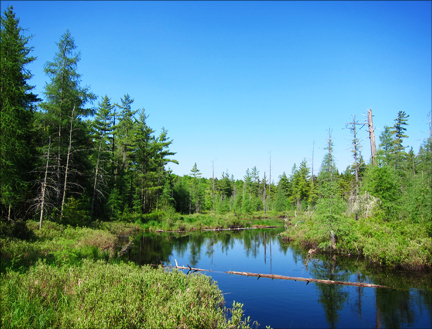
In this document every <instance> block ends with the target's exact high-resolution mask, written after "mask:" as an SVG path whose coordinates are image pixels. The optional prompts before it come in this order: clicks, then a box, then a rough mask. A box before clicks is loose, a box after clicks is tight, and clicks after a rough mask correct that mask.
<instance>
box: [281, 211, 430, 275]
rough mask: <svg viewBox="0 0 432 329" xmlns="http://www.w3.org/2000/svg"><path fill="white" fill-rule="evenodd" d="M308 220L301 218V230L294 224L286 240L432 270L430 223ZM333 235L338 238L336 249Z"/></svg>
mask: <svg viewBox="0 0 432 329" xmlns="http://www.w3.org/2000/svg"><path fill="white" fill-rule="evenodd" d="M306 217H307V216H305V215H304V216H303V217H300V219H299V220H298V224H297V222H296V223H295V224H297V226H295V225H294V224H293V223H290V224H291V225H288V227H287V230H286V231H285V232H284V233H282V234H281V235H282V237H283V238H284V239H285V240H289V241H292V242H293V243H295V244H298V245H303V246H306V247H309V248H316V249H317V251H319V252H332V253H338V254H345V255H361V256H363V257H365V258H366V259H367V260H369V261H372V262H374V263H377V264H380V265H384V266H389V267H403V268H405V269H412V270H417V269H423V268H427V267H429V268H430V267H431V266H432V257H431V253H432V236H431V232H430V227H429V226H430V223H412V222H406V221H390V222H389V221H384V220H382V219H379V218H361V219H360V220H358V221H356V220H354V219H352V218H345V217H342V218H341V219H339V220H337V221H334V222H332V223H329V222H328V221H324V220H322V219H321V218H319V217H318V216H314V217H312V218H311V219H307V218H306ZM428 225H429V226H428ZM331 231H333V232H334V234H335V236H336V246H335V248H334V249H333V248H332V247H331V243H330V241H331Z"/></svg>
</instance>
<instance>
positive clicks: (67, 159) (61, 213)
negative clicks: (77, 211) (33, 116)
mask: <svg viewBox="0 0 432 329" xmlns="http://www.w3.org/2000/svg"><path fill="white" fill-rule="evenodd" d="M74 112H75V105H74V107H73V109H72V115H71V125H70V131H69V146H68V152H67V158H66V169H65V179H64V185H63V198H62V203H61V211H60V218H62V217H63V208H64V203H65V197H66V185H67V177H68V171H69V159H70V153H71V148H72V125H73V119H74Z"/></svg>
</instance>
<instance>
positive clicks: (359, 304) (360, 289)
mask: <svg viewBox="0 0 432 329" xmlns="http://www.w3.org/2000/svg"><path fill="white" fill-rule="evenodd" d="M356 278H357V282H364V281H366V276H365V275H364V274H361V273H360V271H357V276H356ZM355 290H356V292H357V296H356V298H355V299H354V305H353V306H354V309H355V311H356V312H357V313H358V315H359V317H361V316H362V297H363V296H364V288H363V287H356V288H355Z"/></svg>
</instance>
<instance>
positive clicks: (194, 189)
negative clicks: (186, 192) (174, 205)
mask: <svg viewBox="0 0 432 329" xmlns="http://www.w3.org/2000/svg"><path fill="white" fill-rule="evenodd" d="M190 175H191V177H192V182H191V200H190V202H191V205H192V201H195V202H194V204H195V212H200V204H201V202H202V200H201V195H200V193H199V190H200V181H199V179H200V178H201V172H200V171H199V169H198V167H197V164H196V162H195V163H194V165H193V167H192V169H191V174H190ZM191 205H190V209H192V208H191ZM190 211H191V210H190Z"/></svg>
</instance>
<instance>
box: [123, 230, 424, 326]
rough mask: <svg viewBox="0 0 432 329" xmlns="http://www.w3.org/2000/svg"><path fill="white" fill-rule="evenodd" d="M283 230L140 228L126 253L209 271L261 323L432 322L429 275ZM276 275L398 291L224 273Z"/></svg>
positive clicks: (141, 260) (147, 261)
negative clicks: (316, 244) (331, 252)
mask: <svg viewBox="0 0 432 329" xmlns="http://www.w3.org/2000/svg"><path fill="white" fill-rule="evenodd" d="M279 232H281V229H257V230H243V231H223V232H190V233H184V234H179V233H164V234H142V235H141V236H138V237H137V238H136V239H135V241H134V245H133V248H132V249H131V251H130V253H129V256H128V257H129V259H130V260H131V261H134V262H136V263H138V264H140V265H144V264H160V263H164V264H165V265H174V264H175V260H177V261H178V264H179V265H190V266H192V267H199V268H203V269H208V270H212V271H213V272H206V275H210V276H212V277H213V279H214V280H217V282H218V285H219V287H220V289H221V290H222V291H223V292H224V294H225V295H224V296H225V299H226V302H227V305H230V304H232V301H234V300H235V301H240V302H241V303H243V304H244V309H245V310H246V315H247V316H250V317H251V318H252V319H253V320H257V321H258V322H259V323H260V325H262V326H263V327H265V326H266V325H270V326H272V327H274V328H286V327H296V328H299V327H315V328H316V327H330V328H337V327H340V328H349V327H352V328H358V327H365V328H372V327H375V328H404V327H413V328H424V327H430V326H431V320H432V297H431V296H432V283H431V273H413V272H401V271H398V272H395V271H385V270H384V269H380V268H377V267H374V266H371V265H370V264H368V263H366V262H364V261H363V260H361V259H358V258H353V257H351V258H347V257H336V256H325V255H316V256H313V257H312V258H308V257H307V255H308V253H307V250H302V249H299V248H295V247H293V246H292V245H289V244H283V243H281V240H280V238H279V237H278V236H277V234H278V233H279ZM228 270H235V271H246V272H253V273H273V274H279V275H287V276H298V277H299V276H301V277H306V278H308V277H311V278H315V279H330V280H335V281H351V282H367V283H374V284H379V285H384V286H387V287H392V288H395V289H373V288H363V287H353V286H343V285H327V284H310V285H305V284H304V283H300V282H294V281H285V280H270V279H265V278H263V279H261V280H257V279H255V278H251V277H238V276H234V275H229V274H223V273H221V272H224V271H228Z"/></svg>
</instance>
